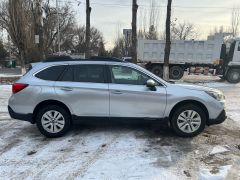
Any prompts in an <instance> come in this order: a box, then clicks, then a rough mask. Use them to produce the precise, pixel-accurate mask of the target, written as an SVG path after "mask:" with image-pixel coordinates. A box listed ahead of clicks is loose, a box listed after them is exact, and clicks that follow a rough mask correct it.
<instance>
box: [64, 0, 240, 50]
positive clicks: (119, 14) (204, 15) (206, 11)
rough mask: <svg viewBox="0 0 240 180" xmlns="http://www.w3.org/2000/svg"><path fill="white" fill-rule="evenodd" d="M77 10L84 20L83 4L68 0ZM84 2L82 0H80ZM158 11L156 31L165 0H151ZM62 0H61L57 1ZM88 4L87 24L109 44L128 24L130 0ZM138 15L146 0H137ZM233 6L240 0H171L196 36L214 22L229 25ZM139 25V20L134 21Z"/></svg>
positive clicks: (175, 13) (177, 14) (146, 5)
mask: <svg viewBox="0 0 240 180" xmlns="http://www.w3.org/2000/svg"><path fill="white" fill-rule="evenodd" d="M69 1H70V2H71V4H72V5H73V8H74V10H75V11H76V14H77V22H78V23H79V24H84V23H85V4H84V3H81V4H80V5H79V6H77V5H78V4H77V3H76V0H69ZM80 1H82V2H85V0H80ZM155 1H156V2H157V9H158V11H159V27H158V29H159V31H163V30H164V22H165V14H166V5H167V0H155ZM64 2H65V1H63V0H61V3H64ZM90 2H91V6H92V14H91V24H92V26H95V27H97V28H98V29H99V30H100V31H101V32H102V33H103V35H104V38H105V42H106V47H107V48H110V47H112V45H113V42H114V39H115V37H116V31H117V29H118V28H121V29H123V28H131V2H132V0H90ZM138 4H139V10H138V18H141V17H143V16H142V15H141V14H145V12H147V11H149V9H150V8H149V7H150V0H138ZM233 7H240V0H173V16H172V18H177V19H178V20H179V21H187V22H191V23H194V24H195V26H196V27H197V29H198V30H199V33H200V37H199V38H200V39H206V38H207V34H208V33H209V31H210V30H211V29H213V28H214V27H216V26H221V25H223V26H230V22H231V12H232V9H231V8H233ZM138 25H140V22H139V23H138Z"/></svg>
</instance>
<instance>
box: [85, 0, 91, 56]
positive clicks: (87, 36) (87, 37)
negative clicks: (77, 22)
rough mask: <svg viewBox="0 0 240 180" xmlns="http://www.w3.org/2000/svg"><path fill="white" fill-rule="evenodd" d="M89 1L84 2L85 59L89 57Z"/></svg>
mask: <svg viewBox="0 0 240 180" xmlns="http://www.w3.org/2000/svg"><path fill="white" fill-rule="evenodd" d="M89 1H90V0H86V57H87V58H89V56H90V50H89V45H90V36H91V35H90V14H91V7H90V2H89Z"/></svg>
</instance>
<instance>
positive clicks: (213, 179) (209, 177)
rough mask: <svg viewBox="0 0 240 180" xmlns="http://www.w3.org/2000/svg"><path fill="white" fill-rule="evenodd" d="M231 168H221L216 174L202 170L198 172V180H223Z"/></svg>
mask: <svg viewBox="0 0 240 180" xmlns="http://www.w3.org/2000/svg"><path fill="white" fill-rule="evenodd" d="M231 167H232V165H227V166H221V167H219V169H218V173H216V174H213V173H211V172H210V170H209V169H203V170H201V171H200V174H199V180H224V179H225V178H226V176H227V175H228V171H229V170H230V169H231Z"/></svg>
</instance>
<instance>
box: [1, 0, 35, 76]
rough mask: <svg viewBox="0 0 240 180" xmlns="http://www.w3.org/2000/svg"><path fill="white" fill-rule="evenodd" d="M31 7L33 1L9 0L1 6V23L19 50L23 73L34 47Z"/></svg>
mask: <svg viewBox="0 0 240 180" xmlns="http://www.w3.org/2000/svg"><path fill="white" fill-rule="evenodd" d="M31 6H32V2H31V1H27V0H8V1H4V2H3V3H2V4H1V9H0V23H1V24H2V26H3V27H4V28H5V29H6V30H7V32H8V34H9V36H10V38H11V41H12V42H13V44H14V46H15V47H16V48H17V51H16V54H15V55H16V57H18V58H19V60H20V63H21V67H22V73H24V72H25V70H26V68H25V65H26V63H27V59H28V58H27V57H28V54H29V49H31V48H32V47H33V46H34V45H33V39H34V31H33V28H32V11H31Z"/></svg>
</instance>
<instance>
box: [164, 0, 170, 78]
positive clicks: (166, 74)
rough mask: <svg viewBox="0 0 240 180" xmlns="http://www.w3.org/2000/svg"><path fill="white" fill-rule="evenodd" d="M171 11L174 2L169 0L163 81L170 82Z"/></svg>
mask: <svg viewBox="0 0 240 180" xmlns="http://www.w3.org/2000/svg"><path fill="white" fill-rule="evenodd" d="M171 10H172V0H168V5H167V17H166V44H165V54H164V66H163V79H164V80H166V81H168V80H169V56H170V52H171V29H170V28H171Z"/></svg>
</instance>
